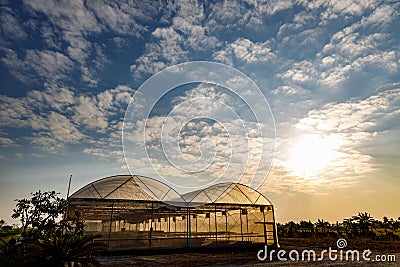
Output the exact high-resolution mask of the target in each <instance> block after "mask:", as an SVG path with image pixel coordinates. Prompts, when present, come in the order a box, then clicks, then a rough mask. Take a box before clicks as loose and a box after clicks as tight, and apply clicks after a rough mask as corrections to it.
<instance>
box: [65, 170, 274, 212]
mask: <svg viewBox="0 0 400 267" xmlns="http://www.w3.org/2000/svg"><path fill="white" fill-rule="evenodd" d="M69 199H88V200H89V199H91V200H126V201H163V202H168V203H170V204H172V205H175V204H176V205H178V206H181V205H182V204H186V205H187V206H191V205H197V204H209V203H215V204H239V205H262V206H266V205H272V204H271V202H270V201H269V200H268V199H267V198H266V197H265V196H263V195H262V194H261V193H260V192H258V191H256V190H254V189H252V188H250V187H248V186H246V185H243V184H237V183H220V184H215V185H212V186H210V187H207V188H205V189H202V190H196V191H193V192H189V193H186V194H183V195H182V196H181V195H179V194H178V193H177V192H176V191H175V190H174V189H173V188H171V187H169V186H168V185H166V184H164V183H162V182H160V181H157V180H155V179H152V178H148V177H144V176H139V175H117V176H111V177H106V178H103V179H99V180H97V181H94V182H91V183H89V184H87V185H86V186H84V187H82V188H81V189H79V190H78V191H76V192H75V193H74V194H72V195H71V196H70V197H69Z"/></svg>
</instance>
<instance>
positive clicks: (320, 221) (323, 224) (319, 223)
mask: <svg viewBox="0 0 400 267" xmlns="http://www.w3.org/2000/svg"><path fill="white" fill-rule="evenodd" d="M329 226H330V224H329V222H326V221H324V219H318V221H317V222H315V230H316V231H317V232H318V228H319V229H320V230H321V233H325V232H326V229H327V228H329Z"/></svg>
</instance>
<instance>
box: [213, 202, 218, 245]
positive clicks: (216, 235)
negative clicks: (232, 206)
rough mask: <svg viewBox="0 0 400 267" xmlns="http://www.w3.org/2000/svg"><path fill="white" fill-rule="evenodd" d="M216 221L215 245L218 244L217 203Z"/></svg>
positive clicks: (215, 207) (215, 209)
mask: <svg viewBox="0 0 400 267" xmlns="http://www.w3.org/2000/svg"><path fill="white" fill-rule="evenodd" d="M214 213H215V217H214V223H215V245H216V246H218V226H217V205H215V206H214Z"/></svg>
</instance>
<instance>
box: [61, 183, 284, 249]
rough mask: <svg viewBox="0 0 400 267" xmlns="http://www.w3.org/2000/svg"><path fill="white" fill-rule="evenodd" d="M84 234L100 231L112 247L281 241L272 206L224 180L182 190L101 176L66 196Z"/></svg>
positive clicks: (240, 244) (254, 194)
mask: <svg viewBox="0 0 400 267" xmlns="http://www.w3.org/2000/svg"><path fill="white" fill-rule="evenodd" d="M68 203H69V205H68V209H67V214H69V215H73V214H74V213H75V212H76V211H79V213H80V214H81V216H82V218H83V219H84V221H85V231H86V233H96V234H97V233H100V234H101V235H102V237H101V238H100V239H99V241H102V242H104V243H106V244H107V245H108V249H109V250H119V249H139V248H140V249H143V248H178V247H205V246H243V245H244V246H245V245H251V244H268V245H277V244H278V240H277V235H276V226H275V216H274V207H273V205H272V204H271V202H270V201H269V200H268V199H267V198H266V197H264V196H263V195H262V194H261V193H259V192H257V191H256V190H253V189H251V188H250V187H247V186H245V185H242V184H237V183H221V184H216V185H213V186H210V187H208V188H205V189H203V190H198V191H193V192H190V193H186V194H183V195H179V194H178V193H177V192H176V191H175V190H174V189H172V188H171V187H169V186H168V185H166V184H164V183H161V182H159V181H157V180H154V179H151V178H147V177H143V176H135V175H134V176H131V175H118V176H112V177H107V178H103V179H100V180H97V181H94V182H92V183H89V184H88V185H86V186H84V187H82V188H81V189H79V190H78V191H76V192H75V193H74V194H72V195H71V196H70V197H69V198H68Z"/></svg>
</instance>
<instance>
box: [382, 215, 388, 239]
mask: <svg viewBox="0 0 400 267" xmlns="http://www.w3.org/2000/svg"><path fill="white" fill-rule="evenodd" d="M382 226H383V229H385V235H387V229H388V228H389V227H390V223H389V219H388V217H386V216H385V217H383V221H382Z"/></svg>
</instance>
